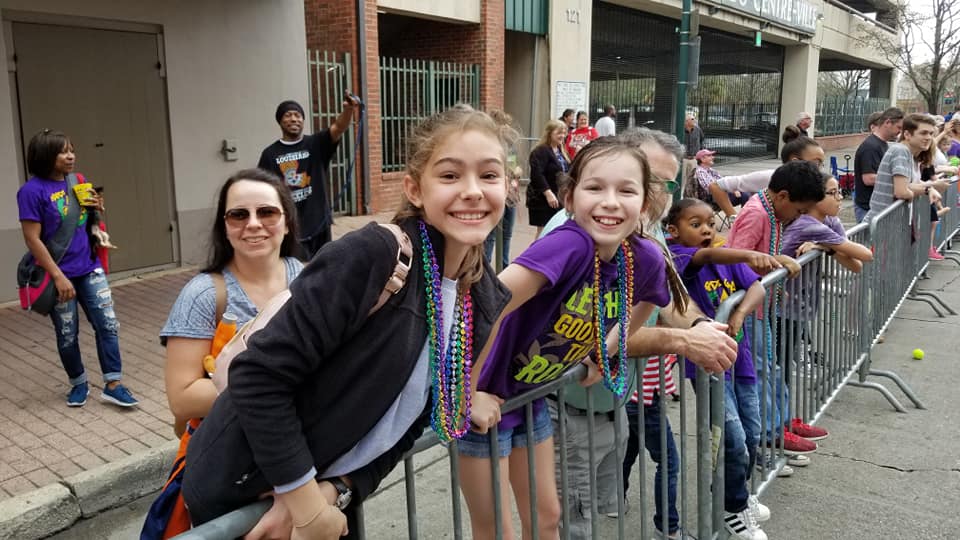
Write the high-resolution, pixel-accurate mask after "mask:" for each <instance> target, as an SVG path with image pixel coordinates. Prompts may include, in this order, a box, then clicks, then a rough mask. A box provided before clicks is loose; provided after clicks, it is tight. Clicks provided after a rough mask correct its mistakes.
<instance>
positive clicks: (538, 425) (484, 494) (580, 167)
mask: <svg viewBox="0 0 960 540" xmlns="http://www.w3.org/2000/svg"><path fill="white" fill-rule="evenodd" d="M655 182H656V180H655V179H654V177H653V175H652V174H651V173H650V169H649V166H648V164H647V159H646V156H645V155H644V153H643V152H642V151H640V150H639V149H638V148H637V147H636V146H635V145H633V144H631V143H630V142H629V141H627V140H626V139H624V138H623V137H606V138H600V139H597V140H595V141H593V142H592V143H590V144H589V145H587V146H586V147H584V149H583V150H581V151H580V153H578V154H577V157H576V159H575V160H574V162H573V164H572V167H571V172H570V176H569V178H566V179H565V185H564V188H563V195H562V200H563V201H564V205H565V207H566V209H567V211H568V212H570V214H572V216H573V218H572V219H571V220H570V221H567V222H566V223H565V224H564V225H562V226H560V227H558V228H557V229H555V230H554V231H553V232H551V233H550V234H548V235H546V236H545V237H543V238H541V239H539V240H537V241H536V242H534V243H533V244H532V245H531V246H530V247H529V248H528V249H527V250H526V251H525V252H524V253H523V254H522V255H520V256H519V257H518V258H517V259H516V260H515V261H514V262H513V263H512V264H511V265H510V266H508V267H507V268H506V269H505V270H504V271H503V272H501V273H500V276H499V277H500V279H501V280H502V281H503V283H504V284H506V286H507V287H508V288H509V289H510V291H511V292H512V293H513V299H512V300H511V302H510V305H509V306H508V307H507V310H506V311H505V312H504V319H503V322H502V325H501V326H500V327H499V330H498V334H497V335H496V337H495V339H494V341H493V343H492V345H491V347H490V350H489V354H488V355H485V357H484V359H481V363H482V368H481V371H480V376H479V380H478V388H477V390H478V391H477V392H476V394H475V396H474V398H473V404H474V411H475V414H474V423H475V424H476V425H477V426H478V430H477V431H476V432H470V433H468V434H467V435H465V436H464V438H463V439H462V440H461V441H460V442H459V444H458V448H459V451H460V455H461V459H460V478H461V487H462V489H463V493H464V496H465V498H466V501H467V505H468V507H469V509H470V516H471V524H472V528H473V537H474V538H478V539H481V538H493V537H494V535H495V528H496V524H495V523H494V518H493V516H494V496H495V495H494V487H493V486H494V485H495V484H494V482H493V479H492V478H491V474H490V457H491V456H490V436H489V435H488V434H486V430H487V428H489V427H490V426H492V425H493V424H497V423H499V424H498V426H497V428H498V444H499V451H500V455H499V456H497V457H498V458H499V459H500V464H499V465H500V475H501V478H500V479H499V485H500V493H499V495H498V496H499V497H500V500H501V501H508V500H509V498H510V492H509V490H508V489H509V488H512V490H513V494H514V496H515V498H516V501H517V510H518V512H519V514H520V520H521V523H522V525H523V537H524V538H527V537H530V536H531V535H532V530H531V516H530V502H529V501H530V497H531V493H532V491H533V490H536V495H537V510H536V511H537V523H538V529H539V531H538V532H539V535H540V537H541V538H557V537H558V523H559V519H560V505H559V500H558V499H557V488H556V480H555V476H554V450H553V439H552V427H551V420H550V416H549V413H548V411H547V407H546V405H545V403H544V400H543V399H539V400H537V401H535V402H534V405H533V407H534V413H533V417H534V426H532V431H533V434H534V437H533V439H534V440H532V441H529V442H528V441H527V439H526V437H525V435H524V433H525V426H524V420H523V411H522V410H516V411H512V412H508V413H505V414H503V415H502V416H501V415H500V414H499V405H500V404H501V403H502V402H503V400H504V399H507V398H511V397H514V396H517V395H519V394H521V393H523V392H525V391H527V390H530V389H533V388H536V387H537V386H539V385H542V384H544V383H547V382H550V381H551V380H554V379H556V378H558V377H560V376H561V375H562V374H563V373H564V372H565V371H566V370H567V369H568V368H571V367H573V366H574V365H576V364H578V363H581V362H583V363H585V364H586V365H587V366H588V371H589V374H588V376H587V378H586V379H585V380H584V384H587V385H589V384H593V383H595V382H596V381H598V380H601V379H602V380H603V384H604V385H605V386H606V387H607V388H609V389H611V390H612V391H613V392H614V393H616V394H617V395H619V396H620V397H623V396H624V395H625V393H626V390H627V388H626V387H627V382H626V380H627V377H626V371H627V367H626V359H625V358H622V357H621V356H619V355H618V354H617V353H618V351H619V350H622V349H625V348H626V347H625V343H626V338H627V336H628V335H629V334H630V333H631V330H632V329H633V328H634V327H633V326H631V321H640V322H638V323H637V325H636V326H637V327H639V326H640V324H641V322H642V321H645V320H646V319H647V318H648V317H649V315H650V313H651V310H652V309H653V305H654V304H655V305H659V306H665V305H667V303H668V302H669V300H670V291H669V290H668V284H667V279H666V276H667V272H666V269H665V264H666V263H665V260H664V258H663V253H662V252H661V250H660V248H659V247H658V246H657V245H656V244H655V243H654V242H653V241H650V240H647V239H646V238H643V237H642V236H641V234H638V233H637V231H638V230H640V227H639V225H640V219H641V217H642V214H643V211H644V208H645V205H646V199H645V197H646V195H647V194H648V193H649V192H650V191H651V187H652V186H653V184H654V183H655ZM673 278H674V280H673V285H674V289H675V294H676V295H677V297H679V295H680V294H681V289H680V288H679V287H680V285H679V281H678V280H677V279H676V275H675V274H673ZM617 328H619V329H621V330H622V332H621V331H618V330H617ZM528 444H529V445H531V446H532V448H531V447H529V446H528ZM531 451H532V452H533V453H534V463H535V467H536V470H535V473H536V475H535V476H536V486H530V485H529V483H528V480H527V478H528V471H529V468H528V457H527V455H528V452H531ZM508 479H509V480H508ZM503 516H504V519H503V522H502V523H501V526H502V527H503V531H504V537H505V538H513V537H514V533H513V530H512V524H511V522H510V518H509V516H510V513H509V512H504V513H503Z"/></svg>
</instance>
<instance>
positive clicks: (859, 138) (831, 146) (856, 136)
mask: <svg viewBox="0 0 960 540" xmlns="http://www.w3.org/2000/svg"><path fill="white" fill-rule="evenodd" d="M867 135H869V133H851V134H849V135H833V136H830V137H817V142H818V143H820V146H821V147H822V148H823V151H824V152H828V153H829V152H831V151H833V150H843V149H844V148H856V147H858V146H860V143H862V142H863V140H864V139H866V138H867Z"/></svg>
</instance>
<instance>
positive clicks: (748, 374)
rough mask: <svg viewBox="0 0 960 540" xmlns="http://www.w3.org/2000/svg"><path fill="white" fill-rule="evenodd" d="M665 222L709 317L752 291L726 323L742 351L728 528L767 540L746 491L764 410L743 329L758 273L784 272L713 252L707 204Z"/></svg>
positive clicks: (750, 539)
mask: <svg viewBox="0 0 960 540" xmlns="http://www.w3.org/2000/svg"><path fill="white" fill-rule="evenodd" d="M665 221H666V224H667V232H669V233H670V235H671V236H672V241H671V243H670V251H671V253H673V262H674V264H675V265H676V267H677V272H679V273H680V277H681V279H683V283H684V285H685V286H686V287H687V291H689V293H690V297H691V298H692V299H693V301H694V302H695V303H696V304H697V307H699V308H700V310H701V311H703V313H704V314H706V315H707V316H708V317H713V316H715V315H716V312H717V308H718V307H719V306H720V304H721V303H722V302H723V301H724V300H726V299H727V298H728V297H729V296H730V295H731V294H733V293H735V292H736V291H738V290H746V291H747V293H746V296H745V297H744V298H743V301H742V302H741V303H740V305H739V306H737V308H736V310H735V311H734V312H733V313H732V314H731V315H730V319H729V320H728V321H727V324H728V328H727V333H728V334H729V335H730V336H732V337H735V339H737V341H738V342H739V347H738V354H737V361H736V363H734V368H733V373H730V372H729V371H728V372H727V373H726V374H725V377H724V379H725V381H724V409H725V415H724V510H725V515H724V524H725V526H726V528H727V530H728V531H729V532H730V534H731V535H732V536H733V537H734V538H739V539H743V540H766V538H767V535H766V534H765V533H764V532H763V531H762V530H761V529H760V527H759V525H757V522H758V521H766V520H767V519H769V518H770V510H769V509H767V507H765V506H764V505H762V504H760V502H759V501H758V500H757V498H756V497H755V496H752V495H750V491H749V488H748V485H747V481H748V480H749V478H750V474H751V471H752V470H753V466H754V463H755V462H756V457H757V445H758V444H759V442H760V407H759V402H758V394H757V376H756V372H755V370H754V366H753V358H752V357H751V356H750V339H749V336H747V335H746V332H745V331H744V330H745V329H744V326H743V324H744V320H745V319H746V317H747V316H748V315H749V314H751V313H753V312H754V311H756V309H757V308H758V307H759V306H760V305H761V304H762V303H763V299H764V295H765V291H764V288H763V286H762V285H760V276H759V275H758V273H767V272H770V271H772V270H775V269H777V268H781V263H780V262H779V261H778V260H777V259H776V258H775V257H774V256H772V255H768V254H763V253H758V252H756V251H749V250H742V249H729V248H714V247H712V246H713V241H714V236H715V234H716V231H715V230H714V221H713V210H712V209H711V208H710V206H709V205H707V204H705V203H704V202H703V201H700V200H697V199H683V200H681V201H679V202H677V203H676V204H674V205H673V208H671V209H670V213H669V214H668V215H667V218H666V220H665ZM686 373H687V376H688V377H690V378H695V377H696V373H697V369H696V366H694V365H693V364H691V363H689V362H688V363H687V369H686Z"/></svg>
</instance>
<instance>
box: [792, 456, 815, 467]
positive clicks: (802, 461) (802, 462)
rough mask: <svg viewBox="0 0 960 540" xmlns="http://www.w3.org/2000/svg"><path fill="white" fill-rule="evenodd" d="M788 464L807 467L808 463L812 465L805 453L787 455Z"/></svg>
mask: <svg viewBox="0 0 960 540" xmlns="http://www.w3.org/2000/svg"><path fill="white" fill-rule="evenodd" d="M787 465H793V466H794V467H806V466H807V465H810V458H808V457H807V456H804V455H803V454H797V455H795V456H787Z"/></svg>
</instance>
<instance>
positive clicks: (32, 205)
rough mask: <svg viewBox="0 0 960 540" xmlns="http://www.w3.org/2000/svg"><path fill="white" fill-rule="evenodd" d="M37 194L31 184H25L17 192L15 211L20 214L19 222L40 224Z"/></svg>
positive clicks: (33, 185) (34, 186)
mask: <svg viewBox="0 0 960 540" xmlns="http://www.w3.org/2000/svg"><path fill="white" fill-rule="evenodd" d="M38 195H39V192H38V191H37V189H36V185H35V184H34V183H33V182H29V181H28V182H27V183H26V184H24V185H23V187H21V188H20V190H19V191H17V209H18V210H19V212H20V221H36V222H42V221H43V220H42V218H41V216H40V205H39V204H37V202H38V200H39V198H38Z"/></svg>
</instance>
